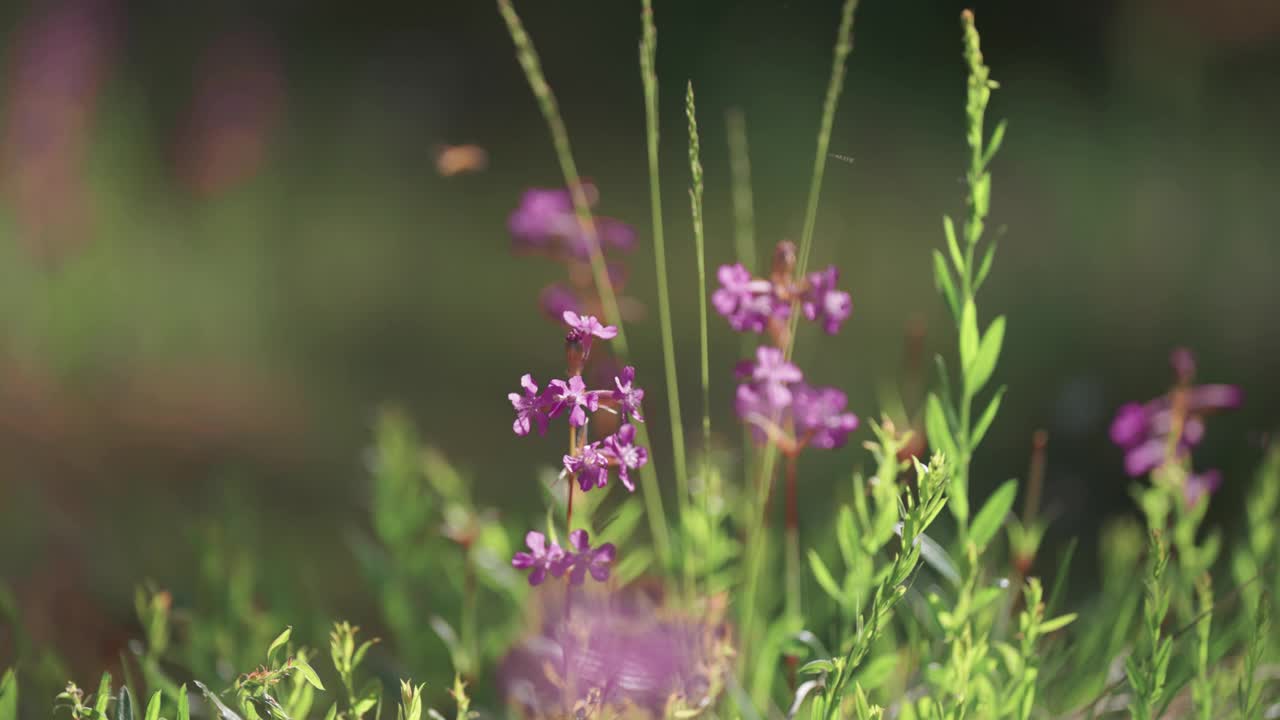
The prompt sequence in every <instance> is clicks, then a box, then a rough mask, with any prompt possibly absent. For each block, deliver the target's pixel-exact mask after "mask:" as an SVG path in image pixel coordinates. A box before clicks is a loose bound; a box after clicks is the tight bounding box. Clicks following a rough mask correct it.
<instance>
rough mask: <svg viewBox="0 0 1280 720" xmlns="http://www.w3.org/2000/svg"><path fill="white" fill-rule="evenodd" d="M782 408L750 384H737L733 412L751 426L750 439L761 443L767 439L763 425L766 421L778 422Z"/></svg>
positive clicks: (774, 423) (775, 423)
mask: <svg viewBox="0 0 1280 720" xmlns="http://www.w3.org/2000/svg"><path fill="white" fill-rule="evenodd" d="M784 409H785V408H782V407H778V406H776V405H773V404H772V403H770V402H769V401H768V399H767V398H765V396H764V395H762V394H761V393H759V392H757V391H756V389H755V388H754V387H752V386H751V385H739V386H738V391H737V394H736V395H735V396H734V400H733V410H734V412H736V413H737V414H738V417H739V418H741V419H742V421H743V422H745V423H747V424H748V425H749V426H751V437H752V439H753V440H755V441H756V442H757V443H761V444H763V443H764V441H765V440H766V439H768V436H767V435H766V434H765V431H764V429H763V426H764V425H765V424H766V423H771V424H773V425H777V424H779V423H780V422H781V419H782V411H783V410H784Z"/></svg>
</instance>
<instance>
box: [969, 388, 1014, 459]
mask: <svg viewBox="0 0 1280 720" xmlns="http://www.w3.org/2000/svg"><path fill="white" fill-rule="evenodd" d="M1004 391H1005V386H1004V385H1001V386H1000V388H999V389H998V390H996V394H995V395H992V396H991V401H990V402H988V403H987V409H986V410H983V411H982V415H980V416H978V423H977V424H976V425H974V426H973V432H972V434H971V435H970V439H969V443H970V444H971V445H972V446H973V447H977V446H979V445H981V444H982V438H984V437H986V435H987V430H989V429H991V423H992V422H993V421H994V420H995V419H996V413H997V412H999V411H1000V401H1001V400H1002V399H1004Z"/></svg>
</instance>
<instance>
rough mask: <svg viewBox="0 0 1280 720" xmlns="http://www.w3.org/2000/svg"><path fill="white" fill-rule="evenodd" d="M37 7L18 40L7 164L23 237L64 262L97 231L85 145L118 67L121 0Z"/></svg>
mask: <svg viewBox="0 0 1280 720" xmlns="http://www.w3.org/2000/svg"><path fill="white" fill-rule="evenodd" d="M37 7H38V9H37V10H35V11H34V12H33V13H32V15H31V16H30V17H28V18H26V19H25V20H24V21H23V23H22V25H21V26H20V27H19V28H18V29H17V31H16V33H15V34H14V39H13V41H12V42H13V52H12V55H11V56H10V58H9V64H10V68H11V70H10V72H11V76H10V78H9V83H8V85H9V90H8V92H7V93H6V97H5V100H6V102H5V103H4V107H5V114H6V117H5V125H6V127H5V133H4V142H3V148H2V153H3V158H2V159H0V168H3V171H2V172H3V180H4V190H5V194H6V195H7V196H8V200H9V202H10V203H11V204H12V207H13V210H14V213H15V214H16V216H17V221H18V225H19V227H20V234H19V239H20V241H21V242H23V243H24V244H25V245H26V246H27V249H28V251H30V252H31V253H32V254H33V255H35V256H36V257H38V258H39V259H41V260H45V261H49V262H57V261H58V260H60V259H62V258H63V257H64V256H65V255H67V254H68V253H70V252H71V251H73V250H74V249H75V248H76V247H78V246H80V245H81V244H83V243H84V242H86V241H87V240H88V236H89V228H90V218H89V217H88V215H89V204H88V199H87V197H86V195H87V188H86V186H85V178H84V159H85V148H86V146H87V145H88V141H89V133H88V130H89V124H90V122H91V119H92V117H93V112H94V108H95V106H96V105H97V100H98V95H99V92H100V90H101V88H102V84H103V80H104V78H105V76H106V75H107V73H108V71H109V69H110V59H111V56H112V54H113V53H112V46H113V35H114V33H113V29H114V19H115V17H114V16H115V4H114V2H112V0H67V1H66V2H61V3H46V4H43V5H39V6H37Z"/></svg>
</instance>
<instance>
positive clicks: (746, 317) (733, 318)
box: [711, 263, 785, 333]
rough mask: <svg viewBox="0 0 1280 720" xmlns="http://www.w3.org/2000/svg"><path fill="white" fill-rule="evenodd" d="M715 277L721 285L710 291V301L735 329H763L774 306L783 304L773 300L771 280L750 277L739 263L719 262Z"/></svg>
mask: <svg viewBox="0 0 1280 720" xmlns="http://www.w3.org/2000/svg"><path fill="white" fill-rule="evenodd" d="M716 278H717V279H719V280H720V288H719V289H718V290H716V291H715V292H714V293H712V294H711V304H712V305H713V306H715V309H716V312H718V313H720V314H721V315H723V316H724V317H725V318H726V319H728V321H729V326H730V327H732V328H733V329H734V330H737V331H739V332H756V333H758V332H764V330H765V328H766V327H767V326H768V324H769V318H770V317H772V316H773V315H774V314H775V312H776V309H777V308H778V307H785V305H779V304H778V303H775V302H774V293H773V284H772V283H770V282H769V281H768V280H761V279H758V278H753V277H751V272H750V271H748V270H747V268H746V267H744V266H743V265H742V264H741V263H738V264H734V265H721V266H720V269H719V270H717V271H716Z"/></svg>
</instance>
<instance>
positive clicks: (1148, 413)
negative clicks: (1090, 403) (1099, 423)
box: [1110, 348, 1244, 477]
mask: <svg viewBox="0 0 1280 720" xmlns="http://www.w3.org/2000/svg"><path fill="white" fill-rule="evenodd" d="M1170 364H1171V365H1172V366H1173V369H1174V373H1175V374H1176V375H1177V377H1178V385H1177V386H1176V387H1174V388H1173V390H1171V391H1170V392H1169V393H1167V394H1165V395H1161V396H1160V397H1158V398H1155V399H1154V400H1151V401H1149V402H1147V403H1132V402H1131V403H1125V404H1124V405H1122V406H1120V409H1119V410H1117V411H1116V415H1115V418H1114V419H1113V420H1112V421H1111V428H1110V435H1111V441H1112V442H1114V443H1115V444H1116V445H1118V446H1120V447H1121V448H1122V449H1123V450H1124V451H1125V458H1124V465H1125V472H1126V473H1128V474H1129V475H1130V476H1132V477H1138V476H1141V475H1145V474H1147V473H1149V472H1151V471H1152V470H1154V469H1156V468H1157V467H1159V466H1160V465H1161V464H1163V463H1164V462H1165V460H1167V459H1168V455H1169V452H1170V450H1171V449H1172V451H1173V453H1174V456H1175V457H1182V456H1184V455H1185V454H1186V453H1188V452H1190V450H1191V448H1193V447H1195V446H1196V445H1198V444H1200V441H1201V440H1202V439H1203V438H1204V432H1205V424H1204V416H1205V415H1207V414H1209V413H1213V412H1217V411H1220V410H1229V409H1233V408H1237V407H1239V406H1240V404H1241V403H1242V402H1243V400H1244V395H1243V393H1242V392H1241V390H1240V388H1239V387H1236V386H1235V385H1192V384H1190V383H1191V380H1192V379H1193V377H1194V374H1195V366H1196V363H1195V356H1194V355H1192V354H1191V352H1190V351H1189V350H1187V349H1185V348H1179V349H1177V350H1175V351H1174V352H1173V354H1172V356H1171V357H1170ZM1175 422H1177V423H1179V424H1180V425H1181V432H1180V434H1179V437H1178V438H1177V439H1176V441H1174V440H1171V438H1170V434H1171V433H1172V432H1173V431H1174V424H1175Z"/></svg>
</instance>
